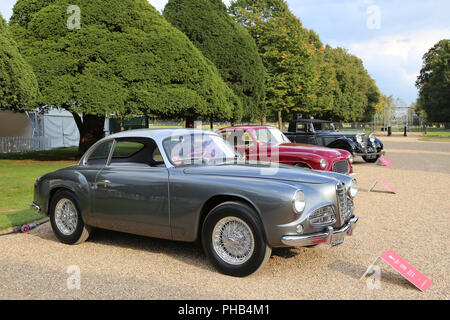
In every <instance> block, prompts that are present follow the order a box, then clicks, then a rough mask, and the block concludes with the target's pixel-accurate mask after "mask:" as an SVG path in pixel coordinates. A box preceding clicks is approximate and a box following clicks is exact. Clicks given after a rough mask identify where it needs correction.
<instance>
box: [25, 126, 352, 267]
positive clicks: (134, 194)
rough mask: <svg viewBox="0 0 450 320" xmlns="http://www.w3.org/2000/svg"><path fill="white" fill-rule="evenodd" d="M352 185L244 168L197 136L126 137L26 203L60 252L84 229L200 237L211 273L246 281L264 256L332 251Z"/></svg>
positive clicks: (277, 168)
mask: <svg viewBox="0 0 450 320" xmlns="http://www.w3.org/2000/svg"><path fill="white" fill-rule="evenodd" d="M356 193H357V187H356V181H355V180H354V179H353V178H351V177H349V176H346V175H342V174H338V173H331V172H330V173H321V172H316V171H313V170H306V169H301V168H295V167H291V166H284V165H277V164H274V163H248V162H246V161H245V160H243V159H241V158H240V156H239V155H238V154H237V153H236V152H235V150H234V149H233V147H232V146H230V145H229V144H228V143H227V142H225V141H224V140H223V139H222V138H221V137H220V136H219V135H217V134H216V133H213V132H207V131H202V130H181V129H180V130H135V131H127V132H123V133H118V134H114V135H112V136H109V137H107V138H104V139H103V140H101V141H99V142H98V143H96V144H95V145H94V146H92V147H91V148H90V149H89V150H88V151H87V153H86V154H85V155H84V156H83V157H82V158H81V160H80V162H79V163H78V164H77V165H74V166H70V167H67V168H64V169H61V170H58V171H56V172H52V173H49V174H46V175H44V176H42V177H40V178H39V179H38V180H37V181H36V184H35V195H34V202H33V203H32V204H31V205H32V206H33V207H34V208H35V209H36V210H38V211H39V212H41V213H42V214H43V215H45V216H50V220H51V225H52V228H53V231H54V233H55V235H56V237H57V238H58V239H59V240H60V241H61V242H63V243H66V244H79V243H82V242H84V241H85V240H87V239H88V237H89V233H90V231H91V230H92V228H93V227H97V228H104V229H109V230H115V231H120V232H127V233H132V234H138V235H144V236H149V237H156V238H163V239H170V240H176V241H186V242H194V241H196V240H198V239H201V242H202V244H203V247H204V250H205V252H206V255H207V256H208V257H209V258H210V259H211V261H212V263H213V264H214V265H215V266H216V268H217V269H218V270H219V271H221V272H223V273H225V274H229V275H233V276H247V275H249V274H251V273H253V272H255V271H257V270H258V269H259V268H260V267H261V266H262V265H263V264H264V263H265V262H266V261H267V260H268V258H269V257H270V254H271V250H272V248H276V247H293V246H315V245H317V244H320V243H328V244H330V245H338V244H341V243H342V242H343V240H344V237H345V236H347V235H351V234H352V231H353V229H354V227H355V224H356V222H357V221H358V217H357V216H355V215H354V214H353V211H354V206H353V198H354V197H355V196H356Z"/></svg>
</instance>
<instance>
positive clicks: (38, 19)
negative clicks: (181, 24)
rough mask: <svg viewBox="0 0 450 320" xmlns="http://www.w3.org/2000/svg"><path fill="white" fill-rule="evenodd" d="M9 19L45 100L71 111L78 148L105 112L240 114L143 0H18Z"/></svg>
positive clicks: (206, 64) (91, 138) (95, 135)
mask: <svg viewBox="0 0 450 320" xmlns="http://www.w3.org/2000/svg"><path fill="white" fill-rule="evenodd" d="M73 5H76V6H77V7H74V6H73ZM78 8H79V13H80V15H79V17H80V19H81V20H80V22H81V24H80V26H79V28H78V26H77V23H76V22H77V18H78V16H77V14H78ZM10 25H11V29H12V31H13V32H14V35H15V37H16V39H17V41H18V42H19V43H20V47H21V52H22V54H23V55H24V56H25V57H26V59H27V61H28V62H29V63H30V64H31V65H32V66H33V68H34V71H35V73H36V75H37V78H38V82H39V87H40V92H41V96H42V98H41V99H40V103H42V104H48V105H51V106H54V107H61V108H65V109H67V110H68V111H70V112H72V114H73V115H74V118H75V120H76V122H77V125H78V128H79V130H80V147H79V152H80V153H83V152H84V151H85V150H86V149H87V148H88V147H89V146H91V145H92V144H93V143H94V142H95V141H97V140H98V139H100V138H101V137H102V136H103V123H104V119H105V116H106V115H114V116H115V117H120V118H123V117H126V116H128V115H136V114H149V115H158V116H159V117H166V118H170V117H178V118H179V117H184V118H188V119H190V122H192V119H194V118H196V117H208V118H209V117H211V116H213V115H216V116H218V117H223V118H232V117H235V118H239V117H240V116H241V114H242V107H241V105H240V101H239V98H238V97H237V96H236V95H235V94H234V93H233V91H232V90H231V89H230V88H229V87H228V86H227V85H226V84H225V82H224V81H223V80H222V79H221V77H220V74H219V72H218V71H217V69H216V67H215V66H214V65H213V64H212V63H211V62H210V61H209V60H208V59H206V58H205V57H204V56H203V55H202V54H201V52H200V51H199V50H198V49H197V48H196V47H195V46H194V45H193V44H192V43H191V42H190V41H189V39H188V38H187V37H186V36H185V35H184V34H183V33H182V32H180V31H179V30H177V29H176V28H174V27H173V26H171V25H170V23H168V22H167V21H166V20H165V19H164V18H163V17H162V15H160V14H159V13H158V12H157V11H156V10H155V8H153V7H152V6H151V5H150V4H149V3H148V2H147V1H146V0H74V1H72V0H70V1H69V0H18V1H17V3H16V5H15V6H14V10H13V16H12V18H11V21H10Z"/></svg>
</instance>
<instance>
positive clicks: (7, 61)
mask: <svg viewBox="0 0 450 320" xmlns="http://www.w3.org/2000/svg"><path fill="white" fill-rule="evenodd" d="M38 92H39V91H38V85H37V80H36V77H35V75H34V73H33V69H32V68H31V66H30V65H29V64H27V63H26V62H25V60H24V59H23V57H22V56H21V54H20V53H19V50H18V49H17V44H16V43H15V41H14V40H12V35H11V34H10V32H9V30H8V27H7V25H6V22H5V20H4V19H3V18H2V16H0V108H11V109H29V108H32V107H34V106H35V103H36V101H37V97H38Z"/></svg>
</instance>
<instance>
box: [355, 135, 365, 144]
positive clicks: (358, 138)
mask: <svg viewBox="0 0 450 320" xmlns="http://www.w3.org/2000/svg"><path fill="white" fill-rule="evenodd" d="M356 142H358V143H362V142H363V138H362V135H360V134H359V135H357V136H356Z"/></svg>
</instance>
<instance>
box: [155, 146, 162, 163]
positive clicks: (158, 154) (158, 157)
mask: <svg viewBox="0 0 450 320" xmlns="http://www.w3.org/2000/svg"><path fill="white" fill-rule="evenodd" d="M153 161H155V162H160V163H161V162H162V164H164V159H163V157H162V155H161V151H159V148H158V147H156V148H155V150H154V151H153Z"/></svg>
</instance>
